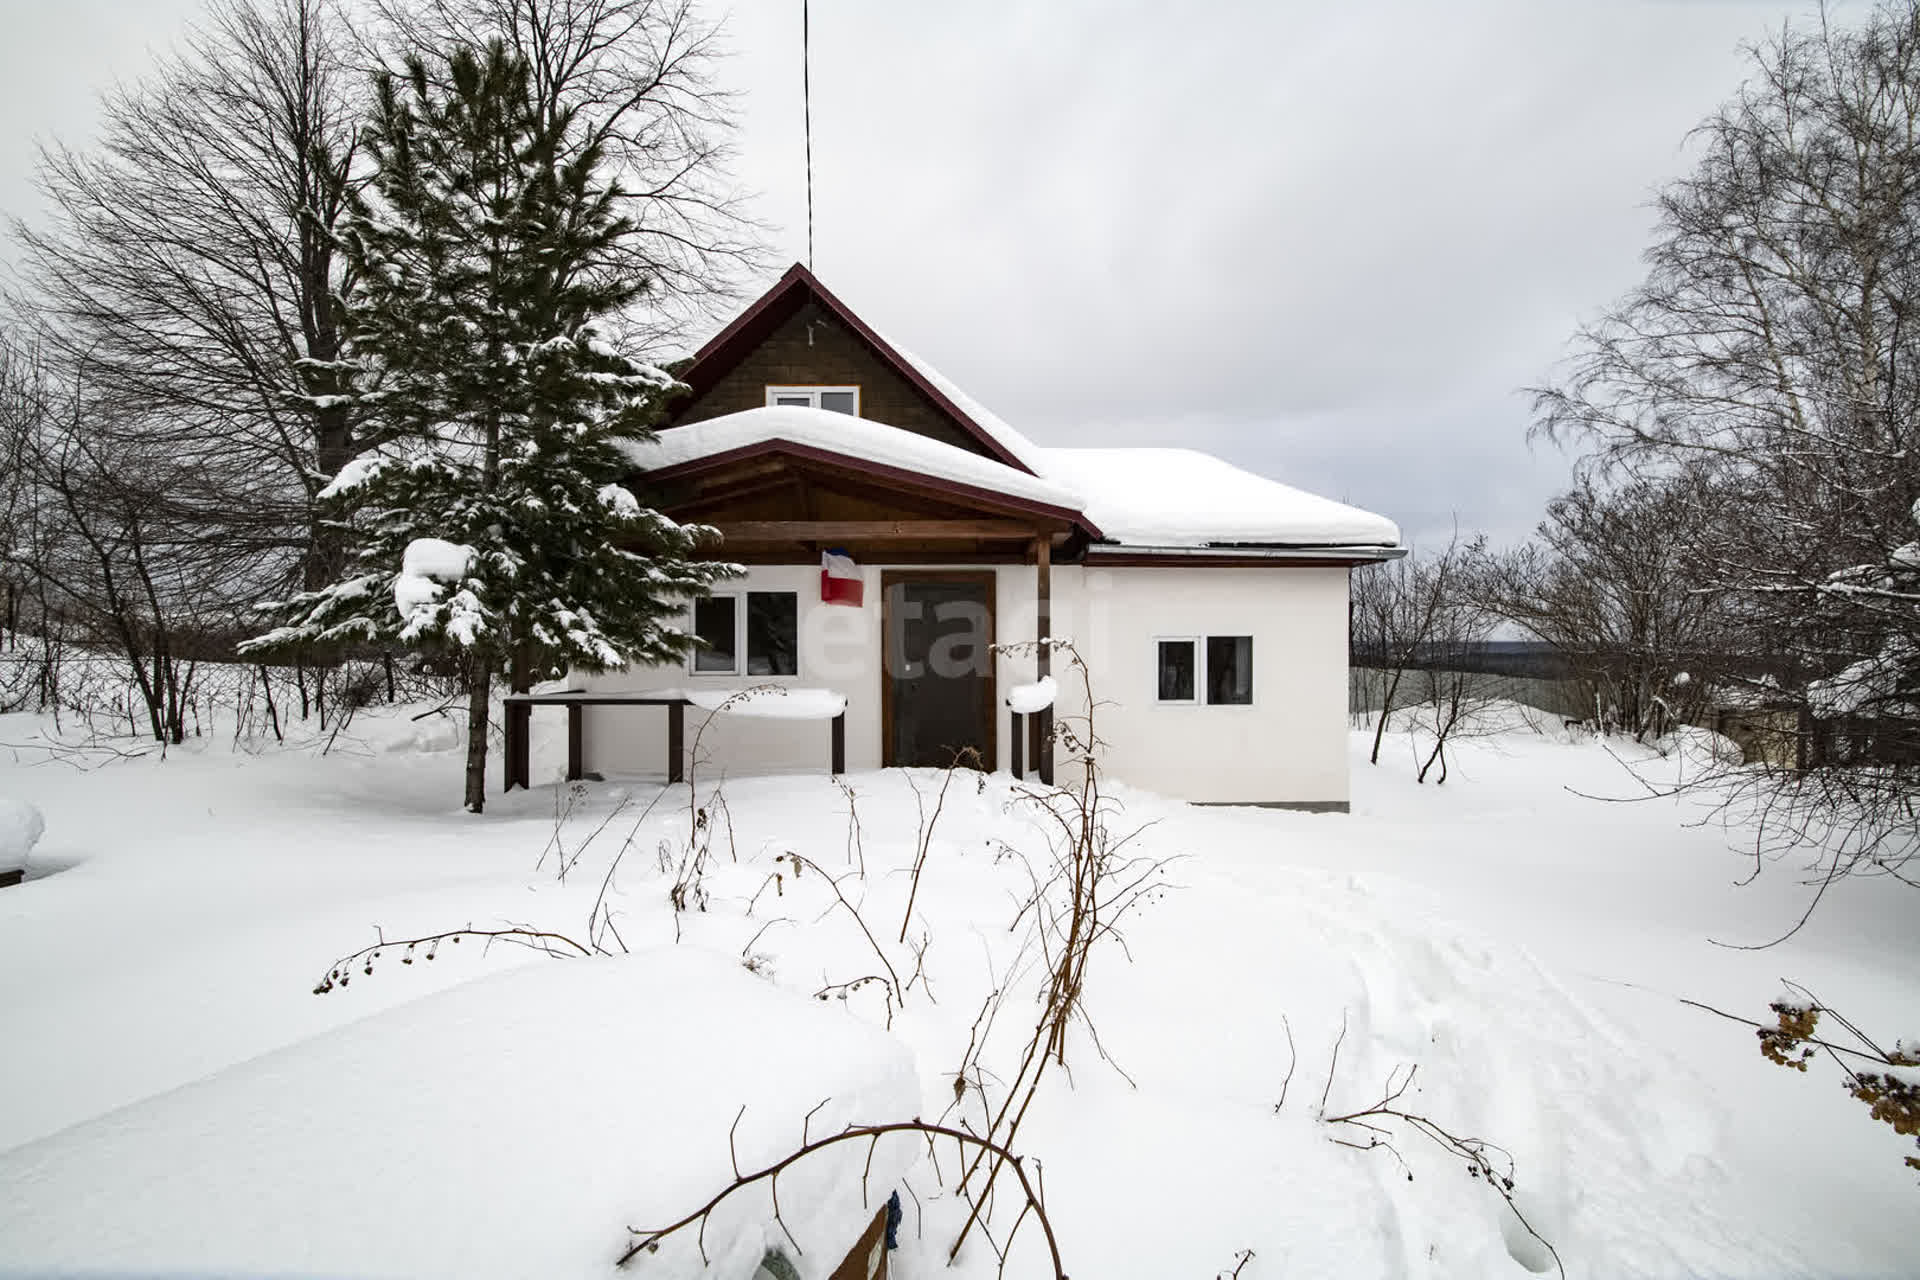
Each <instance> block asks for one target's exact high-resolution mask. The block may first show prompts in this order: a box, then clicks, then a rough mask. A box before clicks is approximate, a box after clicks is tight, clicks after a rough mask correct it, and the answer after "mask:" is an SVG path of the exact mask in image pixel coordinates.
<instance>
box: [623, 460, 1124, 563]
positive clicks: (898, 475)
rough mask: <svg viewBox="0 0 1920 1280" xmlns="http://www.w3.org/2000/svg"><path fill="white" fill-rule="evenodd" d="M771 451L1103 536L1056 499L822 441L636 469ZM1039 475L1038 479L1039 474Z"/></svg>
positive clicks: (666, 471)
mask: <svg viewBox="0 0 1920 1280" xmlns="http://www.w3.org/2000/svg"><path fill="white" fill-rule="evenodd" d="M769 454H784V455H786V456H788V457H793V458H801V459H805V460H808V461H811V462H819V463H823V464H825V465H828V466H842V467H845V468H847V469H848V470H851V471H857V472H860V473H862V474H864V475H869V476H872V477H874V478H876V479H880V480H887V481H891V482H893V483H896V484H901V485H905V486H909V487H912V488H920V489H931V490H935V491H938V492H942V493H948V494H951V495H953V496H955V497H959V498H966V499H970V500H972V501H976V502H985V503H988V504H991V505H998V506H1004V507H1007V508H1009V509H1012V510H1015V511H1022V512H1026V513H1028V514H1031V515H1035V516H1040V517H1042V518H1044V519H1048V520H1054V521H1059V522H1061V523H1064V524H1068V525H1072V526H1075V527H1077V528H1080V529H1083V530H1085V531H1086V533H1087V535H1088V536H1089V537H1092V538H1099V537H1102V536H1103V535H1102V534H1101V532H1100V529H1099V526H1097V525H1095V524H1094V523H1093V522H1092V521H1090V520H1089V519H1088V518H1087V517H1086V516H1085V515H1084V514H1083V513H1081V512H1079V511H1076V510H1075V509H1073V508H1072V507H1065V506H1061V505H1059V504H1057V503H1052V502H1043V501H1041V500H1040V499H1038V498H1027V497H1022V496H1021V495H1019V494H1013V493H1007V492H1004V491H1003V490H999V489H992V488H989V487H987V486H985V485H977V484H970V483H968V482H966V481H964V480H949V479H947V478H946V477H944V476H936V475H932V474H929V473H927V472H924V471H913V470H909V469H908V468H905V467H898V466H894V465H893V464H891V463H886V462H875V461H873V460H872V459H870V458H863V457H860V456H859V455H857V454H851V453H841V452H838V451H837V450H833V449H824V448H821V447H820V446H819V445H813V444H805V443H802V442H800V441H794V440H786V439H782V438H780V437H778V436H775V437H771V438H769V439H766V440H757V441H754V442H753V443H751V444H744V445H739V446H736V447H735V448H732V449H724V450H721V451H719V452H717V453H710V454H707V455H706V456H704V457H699V458H689V459H687V460H685V461H684V462H675V463H670V464H668V465H667V466H664V467H654V468H652V469H642V468H636V470H638V471H639V473H640V476H641V478H642V479H643V480H645V481H647V482H649V483H655V484H658V483H664V482H670V481H672V480H675V479H678V478H681V477H683V476H690V475H697V474H699V473H700V472H702V471H709V470H712V469H714V468H716V467H722V466H725V465H727V464H728V463H731V462H739V461H742V460H744V459H748V458H755V457H764V456H766V455H769ZM1027 474H1029V475H1031V474H1032V473H1031V472H1028V473H1027ZM1035 478H1036V479H1038V477H1035Z"/></svg>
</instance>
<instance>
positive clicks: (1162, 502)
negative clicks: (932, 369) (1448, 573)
mask: <svg viewBox="0 0 1920 1280" xmlns="http://www.w3.org/2000/svg"><path fill="white" fill-rule="evenodd" d="M1036 454H1037V455H1038V456H1037V465H1036V469H1037V470H1038V471H1039V472H1040V474H1041V475H1043V476H1046V477H1047V478H1048V479H1049V480H1054V481H1057V482H1059V483H1060V484H1062V485H1065V486H1067V487H1069V488H1071V489H1073V490H1074V491H1076V492H1078V493H1079V494H1081V495H1082V496H1083V497H1084V499H1085V503H1086V505H1085V506H1084V507H1083V508H1082V510H1083V511H1084V512H1085V513H1086V515H1087V518H1088V519H1090V520H1091V521H1093V522H1094V523H1095V524H1097V525H1099V526H1100V528H1101V529H1103V530H1104V531H1105V532H1106V535H1107V537H1108V539H1110V540H1111V541H1114V542H1117V543H1120V544H1122V545H1124V546H1136V547H1204V546H1208V545H1211V544H1221V543H1227V544H1233V543H1252V544H1263V545H1279V546H1312V547H1394V546H1398V545H1399V543H1400V528H1399V526H1398V525H1396V524H1394V522H1393V521H1391V520H1389V519H1387V518H1386V517H1385V516H1377V515H1375V514H1373V513H1372V512H1371V511H1362V510H1361V509H1360V508H1358V507H1350V506H1348V505H1346V504H1345V503H1343V502H1335V501H1333V500H1332V499H1330V498H1322V497H1319V496H1318V495H1316V494H1311V493H1308V492H1306V491H1305V490H1303V489H1296V488H1294V487H1293V486H1291V485H1285V484H1281V483H1280V482H1279V481H1277V480H1269V479H1267V478H1266V477H1265V476H1259V475H1255V474H1254V473H1253V472H1251V471H1243V470H1241V469H1240V468H1239V467H1236V466H1234V465H1233V464H1232V463H1230V462H1226V461H1224V460H1222V459H1220V458H1216V457H1214V456H1213V455H1212V454H1208V453H1200V452H1198V451H1196V450H1193V449H1037V450H1036Z"/></svg>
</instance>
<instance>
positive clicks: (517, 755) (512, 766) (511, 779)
mask: <svg viewBox="0 0 1920 1280" xmlns="http://www.w3.org/2000/svg"><path fill="white" fill-rule="evenodd" d="M506 719H507V724H506V729H507V742H506V750H505V751H504V752H502V753H501V760H500V763H501V765H502V766H503V768H502V772H503V773H504V774H505V775H506V778H505V785H503V786H502V787H501V788H500V789H501V790H502V791H511V790H513V789H514V788H515V787H519V788H520V789H521V790H522V791H525V790H526V789H527V777H528V774H529V773H530V772H531V770H530V769H529V767H528V757H529V756H530V755H531V754H532V752H531V751H530V750H529V748H528V741H527V740H528V738H529V736H530V735H529V734H528V732H527V727H528V722H529V721H531V720H532V719H533V708H532V707H530V706H528V705H527V704H526V703H524V702H509V703H507V717H506Z"/></svg>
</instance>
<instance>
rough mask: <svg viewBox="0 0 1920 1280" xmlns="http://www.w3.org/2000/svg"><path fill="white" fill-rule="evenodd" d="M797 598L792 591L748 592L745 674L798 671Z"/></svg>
mask: <svg viewBox="0 0 1920 1280" xmlns="http://www.w3.org/2000/svg"><path fill="white" fill-rule="evenodd" d="M799 647H800V597H799V596H798V595H796V594H795V593H794V592H791V591H749V592H747V674H748V675H750V676H791V675H797V674H798V673H799V671H800V654H799Z"/></svg>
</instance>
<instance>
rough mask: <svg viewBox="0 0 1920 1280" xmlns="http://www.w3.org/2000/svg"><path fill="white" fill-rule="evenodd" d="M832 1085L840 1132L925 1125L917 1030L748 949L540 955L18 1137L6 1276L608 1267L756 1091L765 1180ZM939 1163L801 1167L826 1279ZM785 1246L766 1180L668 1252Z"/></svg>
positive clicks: (664, 1256) (652, 1222)
mask: <svg viewBox="0 0 1920 1280" xmlns="http://www.w3.org/2000/svg"><path fill="white" fill-rule="evenodd" d="M375 980H377V979H369V981H375ZM387 980H388V981H399V980H401V979H400V977H399V975H398V974H391V973H390V974H388V975H387ZM356 994H357V993H356V992H353V991H340V992H336V993H335V994H333V995H330V996H328V997H326V998H327V999H331V1000H343V999H344V1000H351V999H353V998H354V997H355V995H356ZM823 1098H826V1099H830V1101H829V1102H828V1103H827V1105H825V1106H824V1107H821V1109H820V1110H819V1111H818V1112H817V1113H816V1114H815V1115H814V1117H813V1119H812V1122H811V1125H810V1132H811V1133H812V1135H813V1136H814V1137H816V1138H817V1137H819V1136H821V1135H823V1134H826V1133H830V1132H833V1131H835V1130H837V1129H840V1128H842V1127H844V1126H846V1125H849V1124H854V1123H887V1122H892V1121H900V1120H906V1119H910V1118H912V1116H913V1115H914V1114H915V1113H916V1112H917V1111H918V1109H919V1099H920V1084H919V1081H918V1078H917V1076H916V1074H915V1071H914V1067H913V1063H912V1060H911V1058H910V1056H909V1055H908V1053H907V1051H906V1050H905V1048H904V1047H903V1046H902V1045H901V1044H900V1043H899V1042H898V1041H896V1040H894V1039H893V1038H892V1037H891V1036H889V1035H887V1034H885V1033H884V1032H881V1031H879V1030H878V1029H876V1028H873V1027H870V1026H867V1025H865V1024H863V1023H860V1022H858V1021H856V1020H855V1019H853V1018H852V1017H850V1016H848V1014H847V1013H846V1012H845V1011H844V1010H842V1009H840V1008H839V1007H837V1006H833V1005H830V1004H821V1003H819V1002H815V1001H812V1000H808V999H806V998H805V997H802V996H798V995H796V994H794V993H792V992H786V991H781V990H779V989H777V988H775V987H774V986H772V985H771V984H769V983H767V982H764V981H762V980H760V979H758V978H755V977H753V976H752V975H750V974H748V973H747V972H746V971H745V970H744V969H743V968H742V967H741V966H740V964H739V963H738V961H736V960H733V959H730V958H726V957H721V956H719V955H717V954H714V953H711V952H702V951H698V950H695V949H693V948H691V947H685V948H666V949H663V950H658V951H652V952H644V953H639V954H636V955H633V956H628V957H621V958H618V959H606V960H557V961H537V962H534V963H531V964H528V965H526V966H524V967H522V968H519V969H515V970H512V971H510V972H507V973H503V974H499V975H496V976H492V977H488V978H483V979H480V980H477V981H475V982H471V983H468V984H466V985H464V986H461V987H457V988H455V989H453V990H451V991H447V992H443V993H442V994H439V995H435V996H429V997H426V998H424V999H421V1000H418V1001H415V1002H413V1003H411V1004H408V1005H406V1006H403V1007H402V1008H399V1009H393V1010H390V1011H388V1012H386V1013H381V1014H376V1015H374V1016H373V1017H370V1018H367V1019H365V1020H363V1021H361V1022H357V1023H354V1024H351V1025H349V1026H347V1027H345V1028H342V1029H341V1030H338V1031H335V1032H332V1033H329V1034H325V1035H321V1036H318V1037H316V1038H314V1039H311V1040H308V1041H305V1042H304V1043H301V1044H297V1045H294V1046H292V1047H291V1048H287V1049H283V1050H280V1051H278V1052H275V1053H270V1054H267V1055H266V1056H264V1057H260V1058H256V1059H254V1060H252V1061H250V1062H245V1063H241V1064H240V1065H238V1066H234V1067H231V1068H228V1069H227V1070H225V1071H221V1072H219V1073H217V1074H215V1075H213V1076H210V1077H208V1078H206V1079H204V1080H200V1081H197V1082H195V1083H193V1084H190V1085H187V1086H185V1087H183V1088H179V1089H175V1090H173V1091H172V1092H170V1093H165V1094H162V1095H160V1096H159V1097H156V1098H152V1099H149V1100H147V1101H145V1102H141V1103H137V1104H135V1105H133V1106H130V1107H127V1108H124V1109H122V1110H120V1111H116V1112H112V1113H109V1114H108V1115H105V1116H102V1117H100V1118H99V1119H96V1120H93V1121H89V1122H87V1123H85V1124H81V1125H78V1126H75V1127H74V1128H71V1129H68V1130H65V1131H63V1132H61V1133H58V1134H55V1135H54V1136H52V1137H49V1138H46V1139H43V1140H41V1141H39V1142H35V1143H30V1144H28V1145H26V1146H24V1147H18V1148H15V1149H14V1150H12V1151H10V1152H7V1153H6V1154H5V1155H0V1204H5V1205H6V1206H7V1224H8V1225H7V1228H6V1237H7V1243H6V1249H5V1252H6V1255H7V1262H6V1267H7V1269H8V1270H10V1271H12V1272H15V1273H18V1274H43V1273H46V1272H50V1271H63V1270H75V1271H84V1272H89V1273H99V1274H109V1273H128V1274H141V1275H159V1274H166V1273H173V1274H180V1275H249V1274H251V1275H267V1274H272V1275H342V1276H344V1275H366V1276H372V1275H392V1276H399V1275H413V1276H426V1275H462V1276H534V1275H538V1276H580V1277H594V1278H595V1280H604V1277H606V1276H608V1275H610V1274H613V1272H612V1262H613V1259H614V1258H616V1257H618V1256H619V1254H620V1252H621V1251H622V1250H623V1249H624V1248H626V1247H627V1245H628V1243H629V1236H628V1233H627V1230H626V1229H627V1227H629V1226H633V1227H640V1228H650V1227H659V1226H665V1225H666V1224H668V1223H670V1222H672V1221H674V1220H676V1219H678V1218H679V1217H681V1216H682V1215H684V1214H686V1213H687V1212H689V1211H691V1210H692V1209H694V1208H696V1207H697V1206H699V1205H700V1204H701V1203H703V1202H704V1201H705V1200H706V1199H707V1198H708V1197H709V1196H711V1195H712V1194H713V1193H715V1192H716V1191H718V1190H719V1189H720V1188H722V1187H724V1186H726V1185H727V1183H728V1182H730V1181H731V1180H732V1175H731V1170H730V1165H729V1156H728V1129H729V1126H730V1125H732V1124H733V1122H734V1119H735V1116H736V1114H738V1113H740V1109H741V1107H742V1106H745V1108H746V1110H745V1112H744V1114H743V1115H741V1117H740V1121H739V1126H738V1131H737V1135H736V1138H735V1142H736V1145H737V1147H738V1152H739V1160H740V1167H741V1168H742V1169H743V1170H747V1169H752V1168H758V1167H762V1166H764V1165H766V1164H770V1163H772V1161H774V1160H776V1159H778V1158H780V1157H782V1156H784V1155H786V1154H787V1153H788V1152H790V1151H791V1150H792V1149H793V1148H795V1147H797V1146H798V1145H799V1144H800V1140H801V1124H802V1118H803V1117H805V1116H806V1114H807V1112H808V1111H809V1110H811V1109H813V1108H814V1107H815V1106H816V1105H818V1104H819V1103H820V1101H821V1099H823ZM610 1104H611V1105H610ZM914 1156H915V1144H914V1143H913V1142H912V1141H911V1140H910V1138H909V1137H908V1136H905V1135H903V1136H899V1137H895V1138H890V1139H888V1140H886V1141H883V1142H882V1143H881V1144H880V1146H879V1148H878V1149H877V1152H876V1154H875V1160H874V1165H873V1170H872V1174H871V1178H870V1182H869V1187H870V1190H869V1192H868V1199H869V1200H870V1201H871V1202H870V1203H863V1198H862V1191H861V1172H862V1168H863V1167H864V1164H865V1161H866V1157H867V1144H866V1143H864V1142H858V1143H847V1144H844V1145H843V1146H840V1147H836V1148H830V1149H829V1150H828V1151H826V1152H823V1153H821V1154H819V1155H817V1156H814V1157H811V1158H809V1159H808V1160H805V1161H802V1162H800V1163H799V1164H796V1165H794V1166H793V1167H792V1168H790V1169H789V1170H787V1171H786V1172H783V1173H782V1175H781V1177H780V1187H779V1195H780V1208H781V1214H782V1218H783V1220H784V1221H785V1223H786V1225H787V1227H788V1228H790V1229H791V1230H792V1231H793V1234H794V1235H795V1237H797V1238H798V1240H799V1242H800V1244H801V1246H802V1248H803V1249H804V1250H805V1252H804V1253H802V1254H800V1255H798V1256H791V1255H792V1250H791V1249H788V1250H787V1252H788V1254H789V1255H790V1258H791V1261H792V1262H793V1263H794V1264H795V1265H796V1267H797V1268H798V1270H799V1274H800V1276H801V1277H802V1280H823V1278H824V1277H825V1276H826V1275H827V1274H828V1273H829V1272H830V1271H831V1270H832V1268H833V1267H834V1266H835V1265H836V1264H837V1263H838V1261H839V1260H840V1258H841V1257H843V1256H844V1255H845V1253H846V1251H847V1250H848V1249H849V1248H850V1247H851V1246H852V1244H853V1243H854V1241H855V1240H856V1239H858V1237H859V1235H860V1233H861V1231H862V1230H863V1229H864V1228H865V1226H866V1225H867V1223H868V1222H870V1221H871V1220H872V1218H873V1214H874V1212H875V1210H876V1209H877V1208H878V1207H879V1205H880V1204H882V1203H884V1202H885V1199H886V1196H887V1193H888V1191H889V1190H890V1189H891V1188H892V1187H893V1186H894V1185H896V1184H897V1181H898V1179H899V1177H900V1176H901V1175H902V1174H903V1173H904V1172H905V1171H906V1170H907V1168H908V1167H909V1166H910V1165H911V1163H912V1161H913V1159H914ZM349 1174H350V1176H349ZM782 1241H784V1236H783V1234H782V1232H781V1229H780V1226H779V1225H778V1224H776V1223H775V1222H774V1221H773V1218H772V1215H771V1212H770V1207H769V1202H768V1200H767V1198H766V1194H765V1192H764V1190H750V1191H747V1192H743V1193H741V1194H740V1195H737V1196H735V1197H733V1198H732V1199H731V1200H729V1201H728V1202H727V1203H726V1204H725V1205H723V1206H722V1208H721V1210H720V1211H718V1212H717V1213H716V1214H715V1215H714V1218H713V1219H712V1220H711V1221H710V1222H709V1224H708V1228H707V1232H706V1248H707V1251H708V1253H709V1255H710V1256H711V1257H712V1259H713V1264H714V1267H713V1270H712V1271H711V1272H708V1271H707V1270H705V1269H704V1268H702V1267H701V1265H700V1255H699V1252H698V1249H697V1247H696V1244H695V1241H694V1239H693V1237H692V1234H691V1233H685V1234H684V1235H682V1236H680V1237H675V1238H673V1239H670V1240H669V1241H667V1242H666V1244H664V1245H663V1246H662V1247H661V1249H660V1251H659V1252H658V1253H657V1254H653V1255H651V1256H649V1257H648V1259H647V1260H646V1265H645V1268H644V1270H645V1274H646V1275H647V1276H650V1277H663V1276H665V1277H690V1276H695V1275H705V1274H713V1275H727V1276H746V1275H749V1274H751V1273H752V1270H753V1268H754V1267H755V1266H756V1265H757V1264H758V1263H759V1261H760V1259H761V1258H762V1256H763V1254H764V1253H765V1251H766V1249H767V1248H768V1247H769V1246H771V1245H774V1244H776V1243H779V1242H782Z"/></svg>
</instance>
